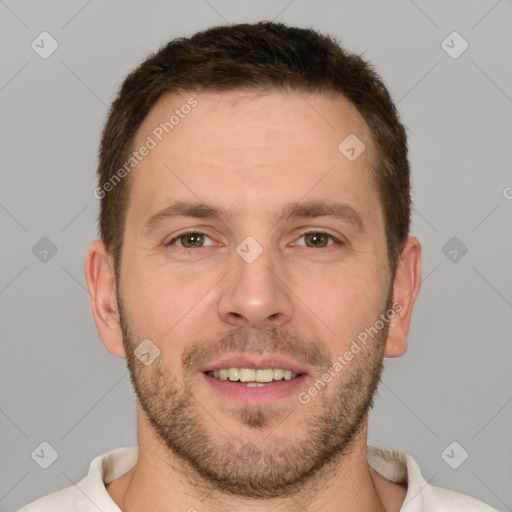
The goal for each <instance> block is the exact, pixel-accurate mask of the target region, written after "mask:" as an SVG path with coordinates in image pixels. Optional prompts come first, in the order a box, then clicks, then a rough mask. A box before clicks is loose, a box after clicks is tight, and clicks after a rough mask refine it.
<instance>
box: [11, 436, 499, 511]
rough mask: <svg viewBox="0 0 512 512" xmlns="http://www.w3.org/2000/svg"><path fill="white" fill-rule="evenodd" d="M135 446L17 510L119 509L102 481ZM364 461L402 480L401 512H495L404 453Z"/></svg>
mask: <svg viewBox="0 0 512 512" xmlns="http://www.w3.org/2000/svg"><path fill="white" fill-rule="evenodd" d="M137 454H138V447H137V446H129V447H125V448H117V449H116V450H112V451H110V452H108V453H106V454H104V455H100V456H99V457H96V458H95V459H94V460H93V461H92V462H91V465H90V466H89V474H88V475H87V476H86V477H85V478H83V479H82V480H81V481H80V482H78V484H77V485H76V486H71V487H67V488H65V489H62V490H60V491H57V492H54V493H52V494H49V495H48V496H45V497H43V498H40V499H38V500H36V501H33V502H32V503H29V504H28V505H25V506H24V507H22V508H21V509H19V510H18V512H50V511H51V512H98V510H101V511H102V512H120V509H119V507H118V506H117V505H116V504H115V503H114V501H113V500H112V498H111V497H110V495H109V494H108V492H107V490H106V488H105V484H109V483H110V482H112V481H113V480H115V479H116V478H119V477H120V476H122V475H124V474H125V473H126V472H128V471H129V470H130V469H131V468H132V467H133V466H134V465H135V463H136V462H137ZM367 454H368V455H367V458H368V464H369V465H370V467H372V468H373V469H374V470H375V471H377V472H378V473H380V474H381V475H382V476H383V477H384V478H387V479H388V480H390V481H392V482H395V483H406V484H407V494H406V496H405V500H404V503H403V505H402V507H401V508H400V511H403V512H459V511H460V512H498V511H497V510H496V509H494V508H492V507H490V506H488V505H486V504H485V503H482V502H481V501H479V500H476V499H475V498H471V497H469V496H466V495H464V494H460V493H458V492H455V491H450V490H448V489H442V488H440V487H436V486H434V485H430V484H429V483H428V482H426V481H425V479H424V478H423V476H422V474H421V471H420V468H419V467H418V464H417V463H416V461H415V460H414V459H413V458H412V457H411V456H410V455H408V454H407V453H405V452H401V451H398V450H389V449H387V448H380V447H376V446H368V449H367Z"/></svg>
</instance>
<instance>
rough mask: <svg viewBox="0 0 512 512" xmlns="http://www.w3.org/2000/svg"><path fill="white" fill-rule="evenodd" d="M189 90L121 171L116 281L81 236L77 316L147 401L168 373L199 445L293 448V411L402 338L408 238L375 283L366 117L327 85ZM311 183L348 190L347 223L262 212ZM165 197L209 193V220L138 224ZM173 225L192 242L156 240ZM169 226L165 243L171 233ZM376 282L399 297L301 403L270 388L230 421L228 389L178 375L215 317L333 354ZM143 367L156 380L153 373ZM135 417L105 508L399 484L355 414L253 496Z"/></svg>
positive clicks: (291, 505) (375, 293) (152, 121)
mask: <svg viewBox="0 0 512 512" xmlns="http://www.w3.org/2000/svg"><path fill="white" fill-rule="evenodd" d="M193 96H194V97H195V98H196V99H197V101H198V105H197V107H195V108H194V109H193V110H192V112H191V113H190V114H189V115H187V116H186V117H185V118H184V119H182V120H181V121H180V123H179V124H178V125H177V126H175V128H174V129H173V131H172V132H171V133H170V134H168V135H167V136H166V137H164V139H163V140H162V141H161V142H159V144H158V145H157V146H156V147H155V148H154V149H152V150H151V151H150V152H149V154H148V156H146V157H145V158H144V159H143V160H142V161H141V162H140V164H139V165H138V166H137V167H136V170H134V171H133V173H132V175H131V177H130V179H132V180H133V182H132V187H131V191H130V198H129V204H128V210H127V218H126V225H125V230H124V245H123V255H122V258H123V261H122V267H121V273H120V282H119V283H116V282H115V277H114V271H113V261H112V258H111V255H110V254H109V252H108V251H107V249H106V247H105V245H104V244H103V242H101V241H100V240H96V241H94V242H93V243H92V244H91V246H90V248H89V252H88V255H87V261H86V268H85V273H86V280H87V285H88V288H89V292H90V295H91V304H92V309H93V314H94V320H95V323H96V327H97V329H98V333H99V335H100V338H101V340H102V342H103V344H104V345H105V347H106V349H107V350H108V351H109V352H110V353H111V354H113V355H115V356H117V357H126V358H128V361H129V364H130V365H131V371H132V378H134V379H135V383H136V386H137V387H138V388H139V392H141V393H142V395H143V397H145V398H146V399H147V404H146V405H147V406H148V407H149V409H151V408H153V409H152V410H150V412H153V413H155V414H156V413H157V412H160V413H162V414H164V413H165V412H166V410H165V406H164V405H163V404H165V403H169V404H170V403H171V402H165V401H164V400H163V399H164V398H165V397H166V396H168V395H164V390H167V389H170V388H171V386H174V388H175V389H177V390H182V389H184V388H186V389H189V390H190V393H191V396H192V398H191V399H190V400H189V409H190V410H194V411H195V412H196V413H197V416H196V417H197V418H198V421H200V422H202V423H204V424H205V425H208V427H209V435H210V436H211V437H210V439H211V441H212V443H213V445H214V446H216V447H217V449H218V450H222V447H224V446H226V442H228V441H229V442H230V443H231V445H230V446H231V449H230V450H229V452H228V451H227V450H226V451H225V452H221V451H219V455H222V456H224V457H226V460H229V459H228V458H229V457H230V456H233V457H236V455H230V454H238V455H239V454H240V452H241V451H243V450H242V448H243V447H244V446H245V447H246V446H247V444H248V443H251V445H252V446H256V448H257V449H258V450H260V451H261V453H264V454H266V453H267V452H266V451H265V450H267V448H268V450H269V452H268V453H271V450H274V451H275V448H276V447H278V446H282V447H283V449H284V450H285V451H286V452H287V453H289V455H290V456H291V457H293V455H294V453H297V450H298V448H300V446H304V443H308V442H311V440H310V438H309V437H308V434H309V431H308V424H311V423H314V422H315V421H318V418H319V414H321V411H322V410H323V409H322V406H324V408H329V407H331V408H332V406H333V405H335V404H336V399H337V397H340V396H341V397H350V399H351V400H352V401H353V402H354V403H356V402H357V403H358V404H359V403H360V404H362V403H363V401H364V399H365V396H364V391H369V390H370V385H371V376H372V375H374V374H375V372H376V371H377V370H376V369H377V367H378V364H379V363H380V362H381V361H382V359H383V357H398V356H401V355H402V354H403V353H404V352H405V350H406V346H407V335H408V331H409V325H410V320H411V314H412V309H413V305H414V302H415V300H416V297H417V294H418V291H419V286H420V279H421V248H420V244H419V242H418V240H417V239H416V238H415V237H409V238H408V240H407V243H406V245H405V248H404V250H403V252H402V255H401V258H400V262H399V265H398V268H397V272H396V275H395V279H394V281H393V282H391V275H390V270H389V268H388V261H387V252H386V238H385V229H384V218H383V212H382V209H381V205H380V202H379V197H378V193H377V189H376V186H375V182H374V178H373V176H372V174H371V172H370V169H369V166H370V164H371V163H372V162H373V159H374V158H375V156H374V148H373V145H372V141H371V136H370V132H369V129H368V126H367V125H366V123H365V122H364V120H363V119H362V117H361V116H360V114H359V113H358V112H357V110H356V109H355V108H354V107H353V106H352V105H351V104H350V103H349V102H348V101H346V100H345V99H344V98H342V97H339V96H335V97H330V96H327V95H323V94H299V93H296V92H291V93H285V92H277V91H275V92H271V93H267V94H255V93H249V92H244V93H241V92H224V93H197V94H194V95H193ZM189 97H190V95H181V96H179V95H168V96H166V97H164V98H161V99H160V101H159V102H158V103H157V105H156V106H155V107H154V108H153V109H152V111H151V112H150V113H149V115H148V117H147V118H146V120H145V121H144V123H143V125H142V126H141V127H140V129H139V131H138V134H137V137H136V141H135V147H139V146H141V145H142V144H144V141H145V140H146V137H147V136H148V135H150V134H151V133H152V130H154V128H155V127H156V126H158V125H159V123H161V122H163V121H165V120H166V119H168V118H169V115H170V113H172V112H173V111H174V109H176V108H179V107H180V106H181V105H183V104H184V103H185V102H186V101H187V99H188V98H189ZM351 133H353V134H356V135H357V137H358V138H359V139H361V140H362V141H364V143H365V145H366V150H365V151H364V152H363V153H362V154H361V155H360V156H359V157H358V158H357V159H356V160H355V161H353V162H350V161H349V160H348V159H346V158H345V157H344V156H343V155H342V154H341V153H340V152H339V151H338V145H339V144H340V142H341V141H342V140H344V139H345V138H346V137H347V136H348V135H349V134H351ZM262 198H264V200H262ZM315 199H316V200H332V201H341V202H344V203H346V204H349V205H350V206H352V207H353V208H354V209H355V210H356V211H357V212H358V213H359V214H360V216H361V218H362V220H363V224H364V229H363V230H362V231H360V232H359V231H358V230H357V229H356V228H355V227H354V226H353V225H352V224H350V223H348V222H346V221H342V220H339V219H333V218H330V217H318V218H314V219H303V220H294V221H286V222H282V223H276V216H275V215H276V213H275V212H279V211H281V209H282V208H283V206H284V205H285V204H287V203H292V202H299V203H300V202H304V201H309V200H315ZM176 200H190V201H199V200H200V201H203V202H205V203H208V204H215V205H219V206H222V207H223V208H225V209H226V211H227V216H226V217H225V218H224V219H223V220H222V221H218V220H213V219H196V218H190V217H185V218H176V219H172V220H168V221H166V222H165V223H164V224H162V225H161V226H160V227H159V228H158V229H157V230H156V231H154V232H153V233H151V234H150V235H145V234H144V230H143V226H144V223H145V221H146V220H147V219H148V218H149V217H150V216H151V215H152V214H154V213H155V212H157V211H159V210H161V209H163V208H165V207H167V206H168V205H169V204H171V203H172V202H174V201H176ZM189 228H193V230H197V232H202V233H205V234H206V235H208V237H210V238H206V241H205V246H204V247H200V248H194V249H184V248H183V247H178V246H176V245H174V246H171V247H169V246H167V247H166V246H165V245H164V244H165V243H166V242H168V241H169V240H171V239H174V238H176V236H178V235H179V234H181V233H182V231H184V230H188V229H189ZM305 228H308V229H307V230H308V231H309V230H314V231H316V232H321V233H327V234H330V235H332V236H334V237H335V238H336V239H337V240H341V241H343V243H341V244H333V242H332V241H331V242H329V245H328V246H327V247H312V246H308V245H307V241H306V238H307V237H303V236H301V233H302V231H304V230H305ZM310 228H311V229H310ZM247 236H251V237H253V238H254V239H255V240H256V241H257V242H258V243H259V245H260V246H261V247H262V248H263V252H262V253H261V255H260V256H259V257H258V258H257V259H256V260H255V261H254V262H252V263H250V264H248V263H247V262H246V261H244V260H243V259H242V258H241V257H240V256H239V255H238V254H237V252H236V250H235V249H236V247H237V246H238V245H239V244H240V242H241V241H242V240H244V239H245V238H246V237H247ZM180 240H181V241H180V242H178V244H179V243H182V244H183V243H186V242H187V240H184V239H183V238H182V239H180ZM331 244H332V245H331ZM391 288H392V291H393V301H394V302H397V303H399V304H400V305H401V309H400V311H399V312H397V313H396V314H395V315H394V317H393V318H392V320H391V321H390V322H389V324H388V328H387V329H386V331H387V333H386V334H387V337H385V336H384V338H383V339H382V340H381V343H380V344H378V343H374V344H369V345H368V347H369V348H368V349H367V350H365V351H363V353H362V354H361V355H360V356H359V355H358V356H354V359H353V360H352V361H350V364H349V365H348V366H347V368H346V370H345V369H344V370H343V371H342V372H339V373H338V374H337V375H336V377H335V378H334V379H333V380H332V382H330V383H329V384H328V385H327V387H326V388H325V389H324V390H322V391H321V393H319V395H318V396H317V397H315V399H314V400H312V401H311V403H309V404H307V405H303V404H301V403H300V402H299V401H298V400H297V394H296V393H295V394H293V396H288V397H285V398H283V399H282V400H280V401H278V402H276V403H275V404H273V405H272V406H271V409H272V414H269V415H267V416H264V418H265V420H266V421H264V422H263V423H262V425H261V426H260V427H258V428H255V427H251V426H250V425H249V424H247V422H244V421H243V418H244V416H243V415H242V413H241V409H242V406H241V405H237V404H234V403H233V402H231V401H230V400H229V399H227V398H226V397H223V396H220V395H219V394H218V393H217V392H216V391H215V390H213V389H212V388H211V387H210V386H208V385H206V384H204V382H203V379H201V378H200V377H201V376H200V374H199V373H198V372H195V373H194V372H193V373H189V372H188V367H185V366H184V365H183V360H182V356H183V355H184V354H185V353H186V351H187V350H190V349H192V350H193V349H195V347H196V346H197V343H198V341H201V342H202V343H203V344H204V346H206V349H207V350H209V349H210V348H211V350H212V351H213V350H214V348H215V350H217V349H218V347H219V344H218V340H221V339H225V336H226V335H228V334H229V333H235V334H237V333H240V334H242V333H247V334H248V335H253V336H254V335H257V334H258V333H275V332H279V333H282V334H289V335H290V336H291V335H295V336H297V340H298V342H299V341H301V342H306V341H309V342H311V343H312V344H313V345H314V346H315V347H317V348H319V349H321V350H322V353H324V354H326V355H327V357H328V359H329V360H330V361H334V360H335V358H336V357H337V356H338V355H340V354H343V353H345V352H346V351H347V350H348V349H349V347H350V344H351V342H352V340H354V338H355V337H356V336H357V334H358V333H360V332H361V331H362V330H364V329H365V328H366V327H368V326H372V325H374V324H375V321H376V320H377V319H378V318H379V315H380V314H381V313H383V311H384V310H385V309H386V305H387V299H388V297H389V292H390V290H391ZM116 292H117V295H118V296H119V299H120V303H118V300H117V299H118V297H117V295H116ZM121 305H122V311H121V310H120V306H121ZM123 338H124V340H123ZM146 338H149V339H150V340H151V341H152V342H153V343H154V344H155V345H156V346H157V347H158V348H159V350H160V356H159V357H158V358H157V360H156V361H155V362H154V363H153V364H152V365H150V366H147V367H145V366H144V365H142V364H140V362H138V361H137V360H136V359H134V358H133V354H132V353H131V352H132V351H133V348H134V346H136V345H137V344H138V343H140V341H142V340H143V339H146ZM236 339H238V340H240V339H241V338H240V337H238V338H236ZM271 339H272V340H277V338H274V337H271ZM290 339H292V338H290ZM280 347H281V345H279V343H277V344H276V346H275V347H273V348H274V349H275V351H276V352H277V353H280V350H279V349H280ZM283 347H284V345H283ZM259 348H261V347H259ZM127 349H128V350H127ZM213 353H214V352H212V354H213ZM220 353H222V352H220ZM287 355H288V356H289V355H290V354H289V353H287ZM297 360H300V359H297ZM308 370H309V374H308V379H309V380H307V381H306V382H305V383H304V388H303V389H302V388H301V391H304V390H307V389H308V388H309V386H310V385H311V384H312V382H314V380H316V378H318V377H319V376H320V375H321V374H322V371H323V370H325V367H324V366H321V365H318V366H315V365H310V366H309V367H308ZM158 372H160V374H158ZM158 375H161V379H163V380H160V381H158V379H157V377H158ZM351 378H353V379H355V378H360V379H362V380H361V383H362V384H361V386H363V387H364V388H365V389H363V390H362V391H360V392H359V393H357V394H353V395H348V394H347V393H349V391H348V390H349V389H350V386H349V384H350V382H351V381H350V379H351ZM158 382H160V386H157V384H156V383H158ZM150 390H153V391H155V393H156V394H155V395H153V396H152V395H151V394H150ZM336 393H338V394H336ZM139 398H141V397H140V396H139ZM351 403H352V402H351ZM342 405H344V404H342ZM169 407H170V405H169ZM254 407H256V406H253V412H254ZM361 407H362V405H361ZM249 409H251V407H250V406H249ZM347 410H348V409H347ZM354 411H355V406H354V408H353V410H352V409H351V410H350V411H349V412H346V413H345V415H348V416H351V415H352V416H353V415H354V414H355V412H354ZM246 412H247V411H246ZM249 414H250V411H249ZM245 418H246V417H245ZM349 419H350V418H349ZM347 421H348V420H347ZM137 423H138V445H139V459H138V461H137V464H136V466H135V467H134V468H133V469H132V470H130V471H129V472H128V473H126V474H125V475H123V476H122V477H120V478H118V479H117V480H115V481H114V482H112V483H111V484H110V485H108V486H107V491H108V493H109V494H110V496H111V497H112V499H113V500H114V502H115V503H116V504H117V505H118V506H119V507H120V508H121V509H122V510H123V511H130V512H131V511H134V512H135V511H141V510H152V511H154V512H160V511H164V510H165V511H166V512H169V510H173V511H174V510H176V511H178V510H189V509H190V508H195V509H197V510H198V511H200V512H203V511H204V512H210V511H225V510H232V509H234V510H241V511H245V510H247V511H248V510H251V511H268V510H275V511H299V510H308V511H311V512H313V511H318V510H322V511H323V512H330V511H338V512H339V511H351V512H358V511H367V510H372V511H375V512H382V511H386V512H395V511H397V510H399V509H400V506H401V504H402V503H403V500H404V497H405V493H406V489H405V487H403V486H401V485H397V484H394V483H392V482H390V481H388V480H386V479H385V478H384V477H382V476H381V475H379V474H378V473H376V472H375V471H374V470H371V469H370V468H369V467H368V465H367V460H366V445H367V415H365V416H364V418H363V419H362V421H361V424H360V425H359V428H358V430H357V432H355V433H354V434H353V435H352V437H351V439H350V440H349V442H346V443H345V444H344V447H343V448H344V449H343V450H341V451H340V453H339V454H337V456H336V457H335V458H334V459H333V460H330V461H327V462H326V463H325V464H324V465H323V466H322V467H321V468H319V469H318V470H317V471H316V472H315V473H314V474H313V475H312V476H310V477H308V478H303V480H302V481H301V483H300V485H299V486H298V487H297V488H295V490H294V491H293V492H290V493H286V492H284V491H283V493H282V494H281V495H275V496H273V497H266V498H260V499H255V498H254V497H249V496H244V495H243V493H240V494H239V495H235V494H232V493H229V492H226V490H225V489H222V488H221V487H219V486H218V485H215V484H214V483H212V482H211V481H207V480H206V479H205V478H203V477H202V476H201V475H200V474H198V472H197V471H196V470H195V469H194V467H193V466H192V465H191V464H189V463H187V461H186V460H183V458H182V457H180V456H179V455H177V454H176V453H174V451H173V450H172V449H171V448H170V447H169V446H168V445H167V444H166V443H165V442H164V439H162V436H160V435H159V434H158V433H157V431H156V430H155V428H154V424H152V422H151V421H150V419H149V418H148V411H147V410H146V408H145V407H142V406H141V403H140V400H139V401H138V404H137ZM329 428H330V429H331V430H333V431H335V430H336V428H333V427H332V426H330V427H329ZM340 428H342V427H340ZM333 435H334V434H333ZM319 448H320V447H319ZM244 453H246V452H244ZM248 457H249V459H248V464H249V466H248V467H253V466H254V468H257V464H258V461H259V459H258V458H256V456H254V457H255V458H254V460H253V459H251V457H252V455H251V454H249V456H248Z"/></svg>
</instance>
